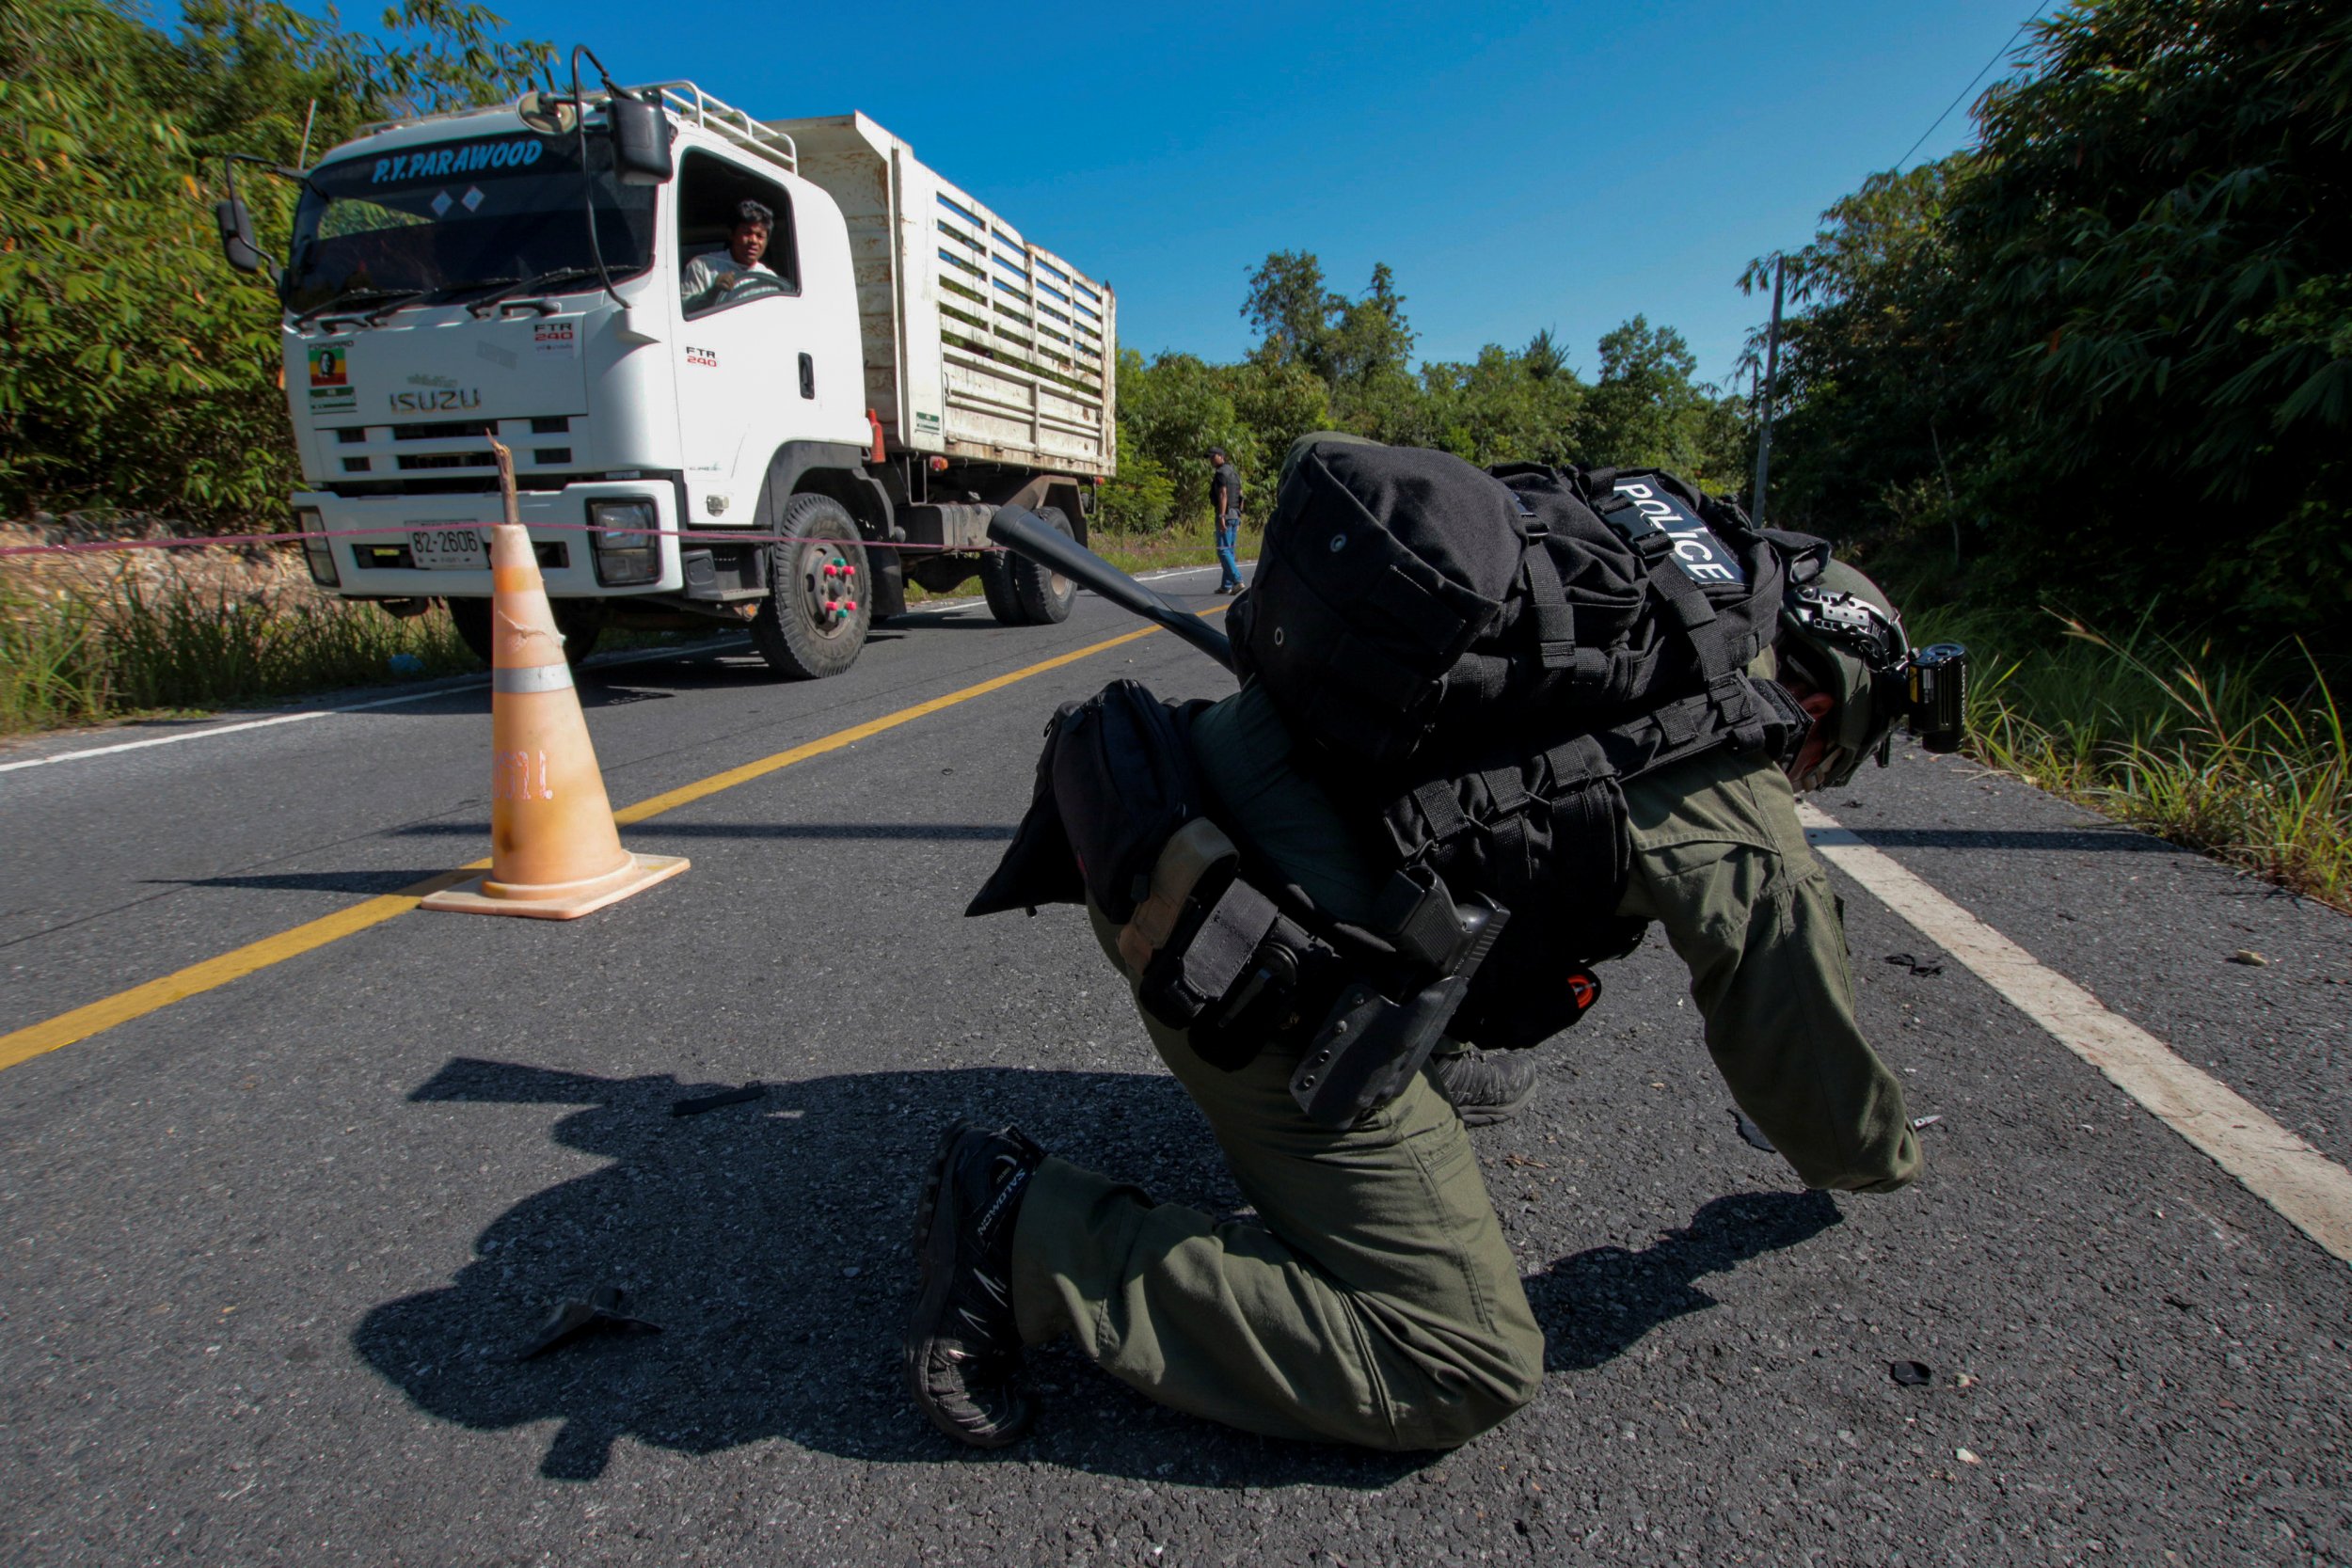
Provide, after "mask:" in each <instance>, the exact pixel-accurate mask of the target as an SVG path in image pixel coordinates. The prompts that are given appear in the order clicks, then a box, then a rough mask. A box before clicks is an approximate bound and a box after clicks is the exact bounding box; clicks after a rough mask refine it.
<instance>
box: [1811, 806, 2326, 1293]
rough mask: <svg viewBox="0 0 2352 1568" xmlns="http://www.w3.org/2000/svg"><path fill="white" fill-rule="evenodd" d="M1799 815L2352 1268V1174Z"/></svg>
mask: <svg viewBox="0 0 2352 1568" xmlns="http://www.w3.org/2000/svg"><path fill="white" fill-rule="evenodd" d="M1797 815H1798V816H1799V817H1800V818H1801V819H1802V820H1803V821H1804V827H1805V837H1806V839H1807V840H1808V841H1810V842H1811V843H1812V845H1813V847H1814V849H1815V851H1816V852H1817V853H1819V854H1820V856H1821V858H1822V859H1824V860H1827V861H1829V862H1830V863H1833V864H1835V865H1836V866H1837V867H1838V868H1839V869H1840V870H1842V871H1844V872H1845V873H1846V874H1847V875H1848V876H1850V877H1851V878H1852V879H1854V880H1855V881H1857V882H1860V883H1861V884H1862V885H1863V886H1864V887H1865V888H1867V889H1868V890H1869V891H1870V893H1871V894H1872V895H1875V896H1876V897H1877V898H1878V900H1879V901H1880V902H1881V903H1883V904H1884V905H1885V906H1886V907H1887V908H1888V909H1890V910H1893V911H1895V912H1896V913H1897V914H1899V915H1900V916H1902V917H1903V919H1905V920H1907V921H1909V922H1910V923H1911V924H1912V925H1913V926H1915V927H1917V928H1918V930H1919V932H1920V934H1921V935H1923V936H1926V937H1927V938H1929V939H1930V940H1931V941H1932V942H1936V943H1937V944H1938V945H1939V946H1941V947H1942V948H1943V949H1944V950H1945V951H1946V952H1947V953H1949V954H1950V955H1951V956H1952V957H1954V958H1958V959H1959V960H1960V961H1961V962H1962V963H1963V964H1966V965H1967V966H1968V968H1969V969H1970V970H1972V971H1974V972H1975V974H1977V977H1978V978H1979V979H1981V980H1982V981H1984V982H1985V984H1987V985H1989V986H1991V987H1992V988H1993V989H1994V990H1996V991H1998V992H2000V993H2001V995H2002V996H2004V997H2006V998H2007V999H2008V1000H2009V1002H2010V1005H2011V1006H2015V1007H2016V1008H2017V1010H2018V1011H2020V1012H2022V1013H2024V1014H2025V1015H2026V1017H2027V1018H2030V1019H2032V1020H2033V1021H2034V1022H2036V1023H2038V1024H2040V1025H2041V1026H2042V1028H2043V1029H2045V1030H2047V1031H2048V1032H2049V1034H2050V1036H2051V1037H2053V1038H2054V1039H2056V1040H2057V1041H2058V1043H2059V1044H2060V1045H2063V1046H2065V1047H2066V1049H2068V1050H2069V1051H2072V1052H2073V1053H2074V1054H2075V1055H2077V1056H2080V1057H2081V1058H2082V1059H2083V1060H2084V1061H2086V1062H2089V1063H2090V1065H2091V1066H2092V1067H2095V1068H2097V1069H2099V1070H2100V1071H2101V1072H2103V1073H2105V1074H2106V1076H2107V1078H2108V1079H2109V1080H2110V1081H2111V1082H2112V1083H2113V1084H2114V1085H2115V1086H2116V1087H2118V1088H2120V1089H2122V1091H2123V1092H2124V1093H2125V1094H2127V1095H2130V1096H2131V1097H2132V1098H2133V1099H2134V1100H2136V1101H2138V1102H2139V1103H2140V1105H2141V1106H2142V1107H2144V1108H2145V1109H2146V1110H2147V1111H2148V1112H2149V1113H2150V1114H2152V1115H2153V1116H2154V1117H2157V1118H2158V1119H2160V1120H2161V1121H2163V1122H2164V1123H2165V1125H2167V1126H2168V1127H2169V1128H2171V1129H2172V1131H2174V1132H2178V1133H2179V1134H2180V1135H2181V1136H2182V1137H2184V1138H2186V1139H2187V1140H2188V1141H2189V1142H2190V1143H2191V1144H2194V1145H2195V1146H2196V1147H2197V1148H2200V1149H2201V1150H2202V1151H2203V1152H2204V1153H2205V1154H2206V1155H2208V1156H2209V1157H2211V1159H2212V1160H2213V1162H2214V1164H2217V1165H2219V1166H2220V1167H2221V1168H2222V1169H2223V1170H2225V1171H2228V1172H2229V1173H2230V1174H2231V1175H2232V1176H2233V1177H2235V1178H2237V1180H2239V1181H2240V1182H2242V1183H2243V1184H2244V1185H2245V1187H2246V1188H2247V1190H2248V1191H2249V1192H2251V1193H2252V1194H2253V1195H2254V1196H2256V1197H2259V1198H2261V1199H2262V1200H2263V1201H2264V1202H2265V1203H2267V1204H2269V1205H2270V1206H2271V1207H2272V1208H2273V1209H2276V1210H2277V1211H2278V1212H2280V1214H2281V1215H2282V1216H2284V1217H2285V1218H2286V1220H2287V1221H2288V1223H2290V1224H2292V1225H2293V1226H2294V1227H2296V1229H2298V1230H2300V1231H2302V1232H2303V1234H2305V1235H2306V1236H2309V1237H2310V1238H2311V1239H2312V1241H2314V1242H2317V1243H2319V1244H2320V1245H2321V1246H2323V1247H2325V1248H2327V1249H2328V1251H2329V1252H2330V1253H2332V1254H2334V1255H2335V1256H2336V1257H2337V1258H2338V1259H2342V1260H2343V1261H2344V1262H2347V1263H2352V1171H2347V1170H2345V1169H2344V1167H2343V1166H2342V1165H2340V1164H2336V1163H2335V1162H2334V1161H2333V1160H2330V1159H2328V1157H2327V1156H2326V1155H2324V1154H2322V1153H2320V1152H2319V1151H2318V1150H2317V1149H2315V1148H2312V1146H2311V1145H2310V1144H2307V1143H2305V1142H2304V1141H2303V1140H2302V1139H2301V1138H2299V1137H2296V1135H2295V1134H2294V1133H2293V1132H2288V1131H2287V1130H2286V1129H2285V1128H2283V1127H2281V1126H2280V1125H2279V1124H2278V1123H2277V1122H2275V1121H2273V1120H2272V1119H2271V1118H2270V1117H2267V1116H2265V1115H2264V1114H2263V1112H2262V1111H2261V1110H2260V1109H2259V1108H2258V1107H2256V1106H2255V1105H2254V1103H2253V1102H2252V1101H2249V1100H2247V1099H2246V1098H2245V1097H2244V1096H2242V1095H2240V1094H2239V1093H2238V1092H2237V1091H2236V1090H2235V1089H2233V1088H2231V1087H2230V1086H2229V1085H2227V1084H2224V1083H2223V1082H2221V1080H2219V1079H2218V1078H2216V1077H2215V1076H2213V1074H2211V1073H2209V1072H2206V1071H2204V1070H2202V1069H2199V1068H2194V1067H2191V1066H2190V1065H2189V1064H2188V1063H2186V1062H2185V1061H2183V1060H2182V1059H2181V1058H2180V1057H2179V1056H2177V1055H2175V1054H2173V1053H2172V1051H2171V1049H2170V1048H2169V1047H2168V1046H2167V1045H2166V1044H2165V1043H2164V1042H2163V1041H2162V1040H2160V1039H2158V1038H2156V1037H2154V1036H2153V1035H2151V1034H2149V1033H2148V1032H2147V1031H2146V1030H2144V1029H2142V1028H2140V1027H2139V1025H2137V1024H2136V1023H2134V1022H2130V1021H2129V1020H2128V1019H2124V1018H2122V1017H2119V1016H2118V1015H2116V1014H2115V1013H2112V1012H2109V1011H2108V1010H2107V1009H2106V1007H2105V1006H2101V1004H2100V1002H2099V999H2098V998H2097V997H2095V996H2093V995H2091V994H2090V992H2089V991H2088V990H2084V989H2083V988H2082V987H2080V986H2078V985H2076V984H2074V981H2072V980H2069V979H2068V978H2066V977H2065V976H2064V975H2062V974H2058V973H2057V972H2056V971H2054V970H2051V969H2048V968H2046V967H2044V966H2043V965H2042V964H2041V963H2040V962H2038V961H2037V960H2036V959H2035V958H2033V956H2032V955H2031V954H2029V953H2027V952H2026V950H2025V949H2024V948H2022V947H2020V946H2018V945H2017V944H2016V943H2015V942H2011V941H2010V940H2009V938H2007V937H2005V936H2003V935H2002V934H2001V933H2000V932H1998V931H1996V930H1994V928H1993V927H1990V926H1988V925H1986V924H1985V923H1984V922H1983V921H1981V920H1979V919H1978V918H1977V917H1976V916H1975V915H1973V914H1971V913H1969V912H1968V911H1966V910H1964V909H1962V908H1961V907H1960V906H1959V905H1958V904H1956V903H1954V902H1952V900H1951V899H1949V898H1947V897H1946V896H1945V895H1943V894H1941V893H1938V892H1937V891H1936V890H1935V889H1934V888H1932V887H1931V886H1929V885H1928V884H1927V883H1926V882H1925V881H1923V880H1921V879H1919V878H1918V877H1915V876H1914V875H1913V874H1912V873H1911V872H1910V871H1908V870H1906V869H1904V867H1903V866H1902V865H1901V864H1899V863H1898V862H1897V861H1896V860H1895V859H1894V858H1893V857H1892V856H1889V855H1887V854H1885V853H1883V852H1882V851H1880V850H1878V849H1874V848H1872V847H1869V846H1868V845H1867V844H1865V843H1863V842H1862V841H1861V840H1860V839H1859V838H1858V837H1856V836H1855V835H1854V833H1853V832H1851V830H1850V829H1847V828H1844V827H1841V826H1840V825H1839V824H1838V822H1837V819H1836V817H1834V816H1830V815H1829V814H1828V813H1827V812H1824V811H1822V810H1821V809H1820V807H1818V806H1815V805H1813V804H1811V803H1809V802H1803V801H1801V802H1799V804H1798V807H1797Z"/></svg>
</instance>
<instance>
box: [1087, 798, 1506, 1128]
mask: <svg viewBox="0 0 2352 1568" xmlns="http://www.w3.org/2000/svg"><path fill="white" fill-rule="evenodd" d="M1242 864H1243V855H1242V851H1241V849H1240V847H1238V846H1236V845H1235V844H1234V842H1233V841H1232V838H1231V837H1229V836H1228V835H1227V834H1226V833H1225V832H1224V831H1223V830H1222V829H1220V828H1219V827H1218V826H1217V825H1216V823H1215V822H1212V821H1210V820H1209V819H1208V818H1207V817H1196V818H1195V819H1194V820H1192V821H1190V822H1188V823H1186V824H1185V825H1184V827H1183V828H1182V829H1180V830H1178V832H1176V833H1175V834H1174V835H1173V836H1172V837H1170V838H1169V840H1168V845H1167V847H1166V848H1165V849H1163V850H1162V851H1161V853H1160V855H1159V858H1158V860H1157V861H1156V862H1155V863H1153V865H1152V873H1151V879H1150V887H1149V891H1148V892H1147V893H1146V895H1145V896H1144V897H1143V898H1142V899H1141V900H1140V901H1139V902H1138V903H1137V904H1136V909H1135V914H1134V917H1133V918H1132V919H1130V920H1128V921H1127V922H1126V924H1124V925H1123V926H1121V927H1120V930H1119V954H1120V960H1121V962H1122V963H1123V964H1124V965H1125V966H1126V968H1127V971H1128V973H1129V974H1131V975H1132V976H1133V977H1134V978H1135V980H1136V999H1137V1000H1138V1001H1139V1002H1140V1003H1141V1004H1142V1006H1143V1007H1144V1010H1145V1011H1147V1012H1149V1013H1150V1014H1151V1015H1152V1017H1153V1018H1155V1019H1157V1020H1158V1021H1159V1022H1162V1023H1164V1024H1167V1025H1168V1027H1169V1028H1171V1029H1182V1030H1184V1031H1185V1032H1186V1034H1187V1036H1188V1038H1189V1041H1190V1043H1191V1046H1192V1049H1193V1051H1194V1052H1195V1053H1196V1054H1198V1055H1199V1056H1200V1058H1201V1059H1202V1060H1203V1061H1205V1062H1208V1063H1209V1064H1210V1065H1211V1066H1213V1067H1217V1068H1222V1069H1225V1070H1227V1071H1232V1070H1234V1069H1238V1068H1241V1067H1245V1066H1247V1065H1248V1063H1249V1062H1251V1061H1253V1060H1255V1059H1256V1057H1257V1055H1258V1053H1260V1052H1261V1051H1263V1050H1264V1049H1265V1047H1266V1046H1267V1045H1268V1044H1281V1045H1285V1046H1292V1047H1295V1048H1296V1051H1297V1053H1298V1058H1299V1061H1298V1067H1297V1069H1296V1070H1295V1071H1294V1072H1293V1073H1292V1075H1291V1085H1290V1087H1291V1096H1292V1098H1293V1099H1295V1101H1297V1102H1298V1106H1299V1109H1301V1110H1302V1111H1304V1112H1306V1114H1307V1115H1308V1116H1309V1117H1311V1118H1312V1119H1314V1120H1315V1121H1318V1122H1321V1123H1323V1124H1325V1125H1327V1126H1331V1127H1345V1126H1349V1125H1351V1124H1353V1123H1354V1122H1356V1121H1357V1120H1359V1118H1360V1117H1362V1116H1363V1115H1364V1114H1365V1113H1366V1112H1368V1111H1371V1110H1373V1109H1375V1108H1377V1107H1378V1106H1381V1105H1384V1104H1386V1103H1387V1102H1388V1101H1391V1100H1393V1099H1395V1098H1396V1096H1398V1095H1399V1094H1402V1093H1403V1092H1404V1091H1405V1087H1406V1085H1407V1084H1408V1083H1410V1082H1411V1080H1412V1077H1413V1074H1415V1073H1417V1072H1419V1071H1420V1070H1421V1069H1422V1064H1423V1063H1424V1062H1426V1061H1427V1060H1428V1059H1429V1053H1430V1052H1431V1051H1432V1050H1434V1049H1435V1048H1436V1046H1437V1044H1438V1040H1439V1039H1440V1038H1441V1037H1443V1034H1444V1030H1445V1024H1446V1021H1447V1020H1448V1019H1450V1018H1452V1017H1453V1015H1454V1009H1455V1008H1456V1007H1458V1006H1460V1005H1461V1001H1462V997H1463V995H1464V993H1465V992H1466V991H1467V990H1468V989H1469V986H1470V979H1471V977H1472V976H1473V975H1475V974H1477V973H1478V968H1479V965H1480V964H1482V963H1483V962H1485V961H1486V956H1487V954H1488V953H1490V952H1491V951H1492V950H1493V948H1494V943H1495V940H1496V939H1497V938H1498V937H1500V936H1501V935H1502V930H1503V927H1504V925H1505V924H1506V923H1507V921H1508V919H1509V916H1508V915H1507V914H1506V913H1505V912H1504V911H1503V910H1502V908H1501V906H1499V905H1497V904H1495V903H1493V902H1492V901H1490V900H1488V899H1485V898H1476V897H1473V898H1472V899H1470V901H1469V902H1468V903H1466V904H1457V903H1455V902H1454V899H1453V898H1452V896H1451V895H1449V894H1448V893H1447V892H1446V890H1445V888H1444V886H1443V885H1442V884H1437V883H1436V880H1435V879H1434V878H1431V879H1426V880H1425V881H1424V880H1416V879H1414V878H1413V877H1411V876H1409V875H1407V874H1405V873H1399V874H1398V876H1397V877H1396V878H1395V879H1393V880H1392V881H1391V884H1390V888H1389V891H1388V893H1387V895H1385V896H1384V897H1383V898H1382V900H1381V902H1380V904H1379V906H1378V908H1377V910H1376V911H1375V920H1374V925H1375V929H1373V930H1362V929H1359V928H1356V927H1349V926H1347V925H1344V924H1343V923H1340V922H1336V921H1313V922H1312V923H1310V921H1309V920H1302V919H1298V918H1294V916H1293V915H1291V914H1288V913H1285V912H1284V911H1283V907H1282V905H1283V902H1286V901H1289V899H1290V898H1291V897H1295V894H1292V893H1289V892H1287V890H1286V895H1285V898H1284V899H1282V900H1279V901H1278V899H1277V898H1276V897H1273V896H1269V895H1267V894H1266V893H1264V892H1263V891H1262V890H1261V889H1259V888H1258V887H1257V886H1255V885H1253V884H1252V882H1251V881H1250V880H1249V879H1248V878H1247V877H1245V876H1244V875H1243V870H1242Z"/></svg>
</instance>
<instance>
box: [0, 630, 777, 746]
mask: <svg viewBox="0 0 2352 1568" xmlns="http://www.w3.org/2000/svg"><path fill="white" fill-rule="evenodd" d="M732 641H733V639H726V640H723V641H708V642H691V643H686V644H683V645H681V646H679V647H675V648H644V649H641V650H639V651H637V652H634V653H626V654H612V655H609V656H607V657H601V658H592V659H590V660H588V662H587V665H586V668H588V669H591V670H609V669H611V668H612V667H613V666H614V665H619V664H643V663H644V662H645V661H647V660H648V659H656V658H675V657H680V656H681V655H686V654H695V653H702V652H705V651H707V650H708V649H711V648H723V647H727V646H729V645H730V644H731V642H732ZM489 684H490V677H489V676H488V675H486V674H485V675H470V676H468V677H466V678H465V679H462V680H455V681H451V682H448V683H446V684H441V685H436V686H434V687H433V688H432V689H430V690H427V691H408V692H404V693H402V694H401V695H400V696H397V697H378V698H376V699H375V700H374V701H373V702H367V703H351V704H347V705H344V706H342V707H314V708H306V709H304V710H303V711H302V712H300V713H278V714H272V715H271V716H270V717H269V718H267V719H247V720H246V721H243V722H241V723H235V724H215V725H214V726H213V727H212V728H211V729H207V730H183V731H181V732H180V733H179V734H178V735H158V736H149V737H148V738H147V739H145V740H125V741H121V742H119V743H118V744H116V745H112V746H91V747H87V748H86V749H84V750H82V751H79V752H58V753H57V754H56V755H55V756H49V757H27V758H25V759H24V761H23V762H0V773H13V772H15V771H16V770H17V769H18V768H46V767H48V766H49V765H50V764H51V763H53V762H80V761H82V760H84V759H85V758H87V757H110V756H113V755H114V754H115V753H117V752H143V751H145V750H146V749H147V748H149V747H150V746H177V745H178V744H179V743H180V742H182V741H183V740H210V739H212V738H213V737H214V736H218V735H237V734H239V733H241V732H243V731H246V730H266V729H269V728H271V727H272V726H274V725H278V724H299V723H301V722H302V721H305V720H308V719H326V718H331V717H333V716H334V715H336V714H338V713H365V712H367V711H368V710H369V709H370V708H379V707H398V706H400V705H402V704H403V703H421V702H427V701H430V700H431V699H432V698H435V697H446V696H449V695H450V694H452V693H453V692H458V691H474V690H478V689H481V688H483V687H485V686H487V685H489Z"/></svg>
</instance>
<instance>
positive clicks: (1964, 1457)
mask: <svg viewBox="0 0 2352 1568" xmlns="http://www.w3.org/2000/svg"><path fill="white" fill-rule="evenodd" d="M1952 1457H1953V1458H1954V1459H1957V1460H1959V1461H1960V1462H1961V1463H1962V1464H1963V1465H1981V1464H1983V1463H1984V1461H1983V1460H1981V1459H1979V1458H1978V1457H1977V1456H1976V1455H1975V1454H1974V1453H1973V1452H1971V1451H1970V1450H1968V1449H1953V1450H1952Z"/></svg>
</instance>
